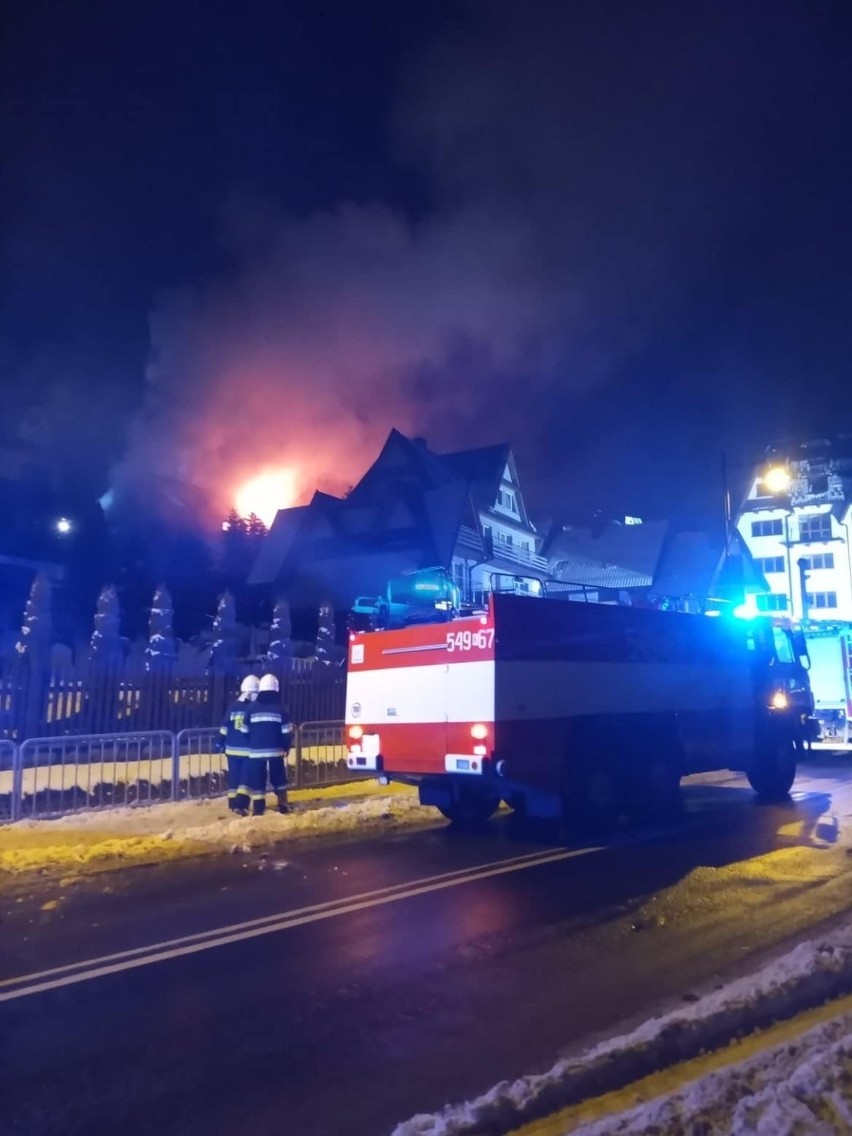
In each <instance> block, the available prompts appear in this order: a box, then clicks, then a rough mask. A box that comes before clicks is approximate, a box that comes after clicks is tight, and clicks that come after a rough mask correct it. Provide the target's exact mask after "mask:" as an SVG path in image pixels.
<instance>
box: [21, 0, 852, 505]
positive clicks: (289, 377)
mask: <svg viewBox="0 0 852 1136" xmlns="http://www.w3.org/2000/svg"><path fill="white" fill-rule="evenodd" d="M125 8H126V6H124V5H116V4H114V3H113V4H108V3H92V2H87V0H78V2H77V3H75V4H60V3H54V4H49V3H44V2H42V0H29V2H27V3H17V4H13V5H12V6H11V8H9V7H8V6H7V8H6V10H5V16H4V22H3V23H2V25H0V37H2V40H1V41H0V42H1V43H2V47H0V76H2V78H0V84H2V93H3V107H4V110H3V118H2V139H0V142H2V165H3V172H2V179H0V217H1V218H2V232H0V242H2V243H1V244H0V256H2V261H1V262H0V296H1V297H2V306H0V368H1V369H2V370H0V373H2V381H3V391H4V410H5V412H6V413H5V424H4V429H5V430H7V431H9V432H14V431H15V430H16V429H18V430H20V431H21V432H22V433H24V434H25V435H26V436H27V437H30V438H32V439H34V440H35V441H37V442H39V443H40V444H42V445H43V446H44V447H45V453H47V452H49V453H50V455H51V457H52V458H54V459H55V460H61V461H64V462H66V463H68V464H69V465H71V464H73V465H74V466H75V467H76V468H78V469H79V470H80V471H81V472H82V473H83V475H84V476H85V477H86V478H87V479H88V480H89V481H90V483H91V485H92V487H93V490H96V491H97V492H98V493H102V492H103V491H104V490H105V489H106V488H107V486H108V485H110V484H112V485H113V486H114V487H115V488H116V489H117V491H118V493H119V497H120V496H121V494H122V493H127V492H129V491H130V490H132V489H137V490H138V489H140V488H141V489H143V490H146V489H150V487H151V484H152V482H151V478H152V476H153V475H156V476H157V477H158V478H159V477H162V478H169V479H176V480H178V481H180V482H187V483H191V484H193V485H195V486H198V487H200V489H201V490H203V494H204V495H205V496H206V498H207V499H208V500H209V501H210V502H211V508H213V510H214V511H215V510H216V509H223V508H224V507H226V506H227V504H229V503H230V501H231V499H232V496H233V492H234V490H235V488H236V487H237V486H238V485H239V484H240V483H241V481H242V480H244V479H245V478H246V477H249V476H251V475H253V473H255V472H257V471H258V470H259V469H261V468H263V467H267V466H268V467H270V468H272V467H280V466H284V467H287V468H288V469H290V470H292V471H293V474H294V478H295V483H296V487H297V489H298V490H299V491H300V492H302V493H304V492H306V491H308V490H310V489H312V488H313V487H314V486H315V485H317V484H320V485H322V486H324V487H326V488H330V489H332V490H334V489H338V490H339V489H343V488H345V486H346V485H347V484H349V483H351V481H353V480H354V479H355V478H356V477H357V476H359V474H360V473H361V472H362V470H363V468H364V466H365V464H366V463H367V462H368V461H369V460H370V459H371V458H372V457H373V456H374V454H375V452H376V450H377V448H378V445H379V444H380V442H381V440H382V439H383V437H384V435H385V434H386V433H387V430H388V429H389V428H390V427H391V426H392V425H397V426H399V427H400V428H401V429H403V430H406V431H408V432H411V433H417V434H421V435H425V436H426V437H427V438H428V440H429V443H430V445H432V446H433V447H434V448H435V449H438V450H440V449H448V448H452V447H457V446H465V445H470V444H488V443H491V442H495V441H501V440H509V441H511V442H512V443H513V445H514V447H515V451H516V454H517V457H518V460H519V463H520V468H521V474H522V477H523V478H524V481H525V484H526V485H527V488H528V495H529V496H530V497H531V498H532V504H533V505H534V506H535V508H536V509H537V511H538V512H539V513H540V514H542V515H544V514H549V515H553V516H571V517H575V516H582V515H583V514H584V513H586V512H588V511H589V510H592V509H595V508H601V509H603V510H604V511H605V512H607V513H612V514H620V513H624V512H630V513H639V514H642V515H645V516H649V517H650V516H667V515H687V514H690V513H691V512H693V511H694V510H698V516H700V518H701V519H702V521H710V520H712V519H714V517H717V516H718V513H719V509H720V506H719V504H718V502H719V499H720V497H721V489H720V487H719V485H718V468H719V455H720V451H721V449H722V448H723V447H725V448H726V449H727V450H728V451H729V454H730V455H731V458H732V460H736V459H738V458H742V459H745V458H750V457H754V456H757V455H759V454H760V452H761V451H762V450H763V448H764V447H765V446H766V445H767V444H768V443H769V442H771V441H773V440H774V439H776V438H778V437H783V436H793V437H807V436H811V435H814V434H816V435H824V434H826V433H831V432H839V431H843V430H849V431H852V412H850V409H849V402H850V389H852V384H850V380H849V375H850V361H852V332H850V325H851V324H852V321H851V320H850V315H852V303H851V302H850V301H851V300H852V295H851V293H852V288H850V271H852V269H850V265H852V161H850V153H852V149H850V141H852V139H850V123H852V66H850V62H849V61H850V59H852V5H850V4H848V2H845V0H838V2H837V3H820V2H818V0H808V2H802V3H793V2H791V0H774V2H766V3H748V2H747V0H745V2H736V3H724V2H722V3H712V4H711V3H705V4H684V3H683V2H682V0H681V2H679V3H653V2H650V3H648V4H637V3H635V2H629V3H606V2H602V3H598V4H585V3H584V4H580V3H571V2H568V0H566V2H562V3H529V4H518V3H517V2H515V3H503V2H502V0H483V2H482V3H476V2H472V0H471V2H462V0H456V2H450V0H447V2H441V3H428V2H424V3H423V4H404V3H403V4H400V3H398V2H397V3H391V2H388V3H385V2H372V3H370V2H364V3H360V4H358V3H354V2H348V3H338V4H333V3H323V2H312V0H304V2H299V3H284V4H280V5H269V4H254V3H243V4H240V5H237V4H233V3H230V4H221V3H219V4H217V3H210V2H207V3H204V4H201V3H199V4H190V3H185V2H183V0H175V2H174V3H171V4H159V3H151V4H148V5H136V6H133V7H132V8H130V9H127V10H125Z"/></svg>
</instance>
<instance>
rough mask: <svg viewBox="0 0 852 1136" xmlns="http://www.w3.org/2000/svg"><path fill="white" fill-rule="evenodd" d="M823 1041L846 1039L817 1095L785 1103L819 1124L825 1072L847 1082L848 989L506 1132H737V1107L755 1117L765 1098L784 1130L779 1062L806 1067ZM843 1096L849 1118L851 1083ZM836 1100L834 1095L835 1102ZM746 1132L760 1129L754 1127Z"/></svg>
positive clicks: (817, 1082) (515, 1135)
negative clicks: (637, 1078) (737, 1038)
mask: <svg viewBox="0 0 852 1136" xmlns="http://www.w3.org/2000/svg"><path fill="white" fill-rule="evenodd" d="M820 1027H827V1028H825V1029H820ZM826 1040H828V1042H829V1044H830V1045H832V1046H833V1048H834V1049H835V1050H836V1049H837V1043H838V1042H846V1043H847V1044H845V1045H844V1046H843V1052H842V1053H837V1052H835V1053H833V1054H832V1055H831V1058H830V1066H829V1068H828V1069H824V1070H823V1071H822V1077H821V1078H812V1079H811V1081H812V1084H813V1087H814V1090H815V1093H814V1096H815V1098H816V1099H815V1100H813V1101H807V1100H806V1099H803V1094H801V1093H796V1100H795V1105H794V1109H793V1110H790V1111H794V1116H793V1117H792V1120H793V1122H794V1125H795V1124H801V1123H802V1122H803V1121H806V1119H807V1118H806V1115H803V1113H804V1110H806V1109H811V1110H812V1112H813V1122H814V1124H817V1123H818V1121H819V1119H820V1117H819V1111H820V1109H819V1105H820V1104H822V1103H823V1098H824V1097H825V1095H826V1093H827V1092H828V1091H829V1090H828V1085H827V1082H826V1074H828V1075H829V1076H830V1075H831V1073H832V1072H835V1073H837V1074H840V1079H841V1080H842V1081H843V1082H844V1083H845V1082H847V1081H848V1076H849V1062H850V1054H852V995H846V996H844V997H841V998H838V999H835V1000H831V1001H829V1002H826V1003H825V1004H824V1005H822V1006H818V1007H816V1008H814V1009H812V1010H806V1011H804V1012H803V1013H800V1014H797V1015H796V1016H795V1017H793V1018H790V1019H788V1020H786V1021H782V1022H778V1023H776V1024H775V1025H773V1026H770V1027H769V1028H768V1029H764V1030H756V1031H755V1032H754V1033H752V1034H750V1035H749V1036H748V1037H745V1038H742V1039H740V1040H736V1041H733V1042H731V1043H730V1044H729V1045H727V1046H725V1047H723V1048H720V1049H716V1050H713V1051H711V1052H710V1053H705V1054H702V1055H700V1056H699V1057H696V1058H693V1059H692V1060H691V1061H684V1062H681V1063H679V1064H677V1065H673V1066H671V1067H669V1068H667V1069H662V1070H660V1071H659V1072H658V1073H653V1074H651V1075H650V1076H648V1077H644V1078H642V1079H641V1080H639V1081H636V1082H633V1083H632V1084H629V1085H626V1086H625V1087H624V1088H622V1089H619V1090H616V1091H614V1092H611V1093H605V1094H603V1095H602V1096H599V1097H593V1098H590V1099H589V1100H586V1101H583V1102H582V1103H580V1104H577V1105H574V1106H571V1107H569V1108H565V1109H563V1110H562V1111H560V1112H557V1113H553V1114H551V1115H550V1116H546V1117H542V1118H541V1119H540V1120H535V1121H533V1122H531V1123H530V1124H527V1125H524V1126H523V1127H522V1128H515V1129H513V1130H512V1131H511V1133H509V1134H508V1136H604V1134H606V1136H610V1134H611V1136H628V1133H629V1134H633V1136H639V1134H640V1133H642V1132H653V1133H654V1136H679V1134H681V1133H683V1132H684V1131H685V1130H686V1131H696V1132H699V1131H718V1132H725V1131H729V1132H736V1131H739V1128H738V1127H737V1116H736V1114H737V1113H738V1112H739V1113H744V1112H749V1113H750V1114H751V1119H752V1121H755V1120H756V1115H755V1114H756V1113H757V1112H759V1111H766V1108H767V1105H771V1107H772V1109H773V1113H774V1118H773V1121H772V1123H773V1125H776V1126H775V1127H774V1136H783V1134H784V1133H785V1132H786V1131H787V1128H786V1127H781V1125H783V1124H785V1120H784V1118H783V1110H784V1104H783V1097H784V1095H785V1094H784V1092H783V1089H784V1086H783V1085H781V1084H775V1085H773V1082H776V1083H777V1082H779V1081H780V1080H781V1070H782V1066H783V1065H785V1064H786V1065H790V1064H792V1069H789V1070H787V1072H788V1073H790V1074H792V1073H794V1072H795V1071H796V1069H801V1068H802V1067H803V1066H806V1065H807V1064H808V1062H809V1058H811V1059H812V1058H813V1057H814V1056H822V1050H824V1048H825V1042H826ZM838 1058H840V1060H838ZM785 1059H786V1060H785ZM791 1059H792V1062H791ZM767 1082H768V1083H767ZM773 1090H775V1091H773ZM761 1097H762V1098H763V1099H761ZM843 1099H844V1100H845V1102H846V1104H847V1117H846V1119H847V1121H848V1120H849V1117H850V1115H852V1095H850V1090H849V1088H848V1086H847V1088H846V1093H845V1094H843ZM838 1103H839V1102H837V1101H835V1102H834V1107H835V1108H836V1107H837V1104H838ZM690 1126H691V1127H690ZM707 1126H711V1127H707ZM794 1130H800V1129H794V1128H792V1127H791V1129H790V1131H791V1132H792V1131H794ZM840 1130H841V1131H845V1130H846V1129H840ZM751 1131H761V1129H760V1128H759V1127H754V1128H752V1129H751Z"/></svg>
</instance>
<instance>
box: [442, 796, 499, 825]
mask: <svg viewBox="0 0 852 1136" xmlns="http://www.w3.org/2000/svg"><path fill="white" fill-rule="evenodd" d="M499 807H500V798H499V797H493V796H491V794H489V793H483V792H477V791H476V790H474V789H472V788H471V787H469V786H461V788H460V791H459V795H458V797H457V798H456V800H455V801H453V803H452V804H451V805H438V811H439V812H440V813H442V814H443V815H444V816H445V817H446V818H447V820H450V821H452V822H453V824H458V825H463V826H466V827H468V826H475V825H479V824H485V822H486V821H487V820H488V819H489V818H490V817H492V816H493V815H494V814H495V813H496V812H497V810H498V809H499Z"/></svg>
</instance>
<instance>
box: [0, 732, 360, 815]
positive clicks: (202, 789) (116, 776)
mask: <svg viewBox="0 0 852 1136" xmlns="http://www.w3.org/2000/svg"><path fill="white" fill-rule="evenodd" d="M218 734H219V731H218V729H216V728H215V727H193V728H190V729H186V730H181V731H180V732H179V733H177V734H173V733H169V732H168V731H165V730H151V731H138V732H135V733H126V734H121V733H114V734H88V735H83V736H80V737H60V738H30V739H28V740H27V741H25V742H22V743H21V744H20V745H16V744H15V743H14V742H11V741H7V740H5V739H0V824H3V823H7V822H9V821H16V820H20V819H22V818H24V817H26V818H33V819H41V818H47V817H57V816H63V815H65V814H66V813H74V812H82V811H89V810H92V809H109V808H118V807H121V806H124V805H148V804H154V803H155V802H157V801H166V800H174V801H183V800H200V799H203V798H205V797H217V796H221V795H222V794H223V793H225V792H226V791H227V780H228V778H227V760H226V758H225V755H224V754H223V753H218V752H217V750H216V745H217V740H218ZM365 776H369V774H361V773H353V772H352V770H351V769H347V767H346V744H345V740H344V726H343V723H342V722H339V721H335V722H331V721H329V722H305V723H304V724H303V725H301V726H297V727H296V731H295V737H294V745H293V748H292V749H291V750H290V754H289V757H288V780H289V782H290V785H291V786H292V787H293V788H305V787H311V786H323V785H334V784H343V783H346V782H348V781H359V780H362V779H363V778H364V777H365Z"/></svg>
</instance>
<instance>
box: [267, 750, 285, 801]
mask: <svg viewBox="0 0 852 1136" xmlns="http://www.w3.org/2000/svg"><path fill="white" fill-rule="evenodd" d="M269 784H270V785H271V786H272V788H273V790H274V791H275V792H276V793H282V792H283V791H284V790H285V789H286V788H287V763H286V760H285V758H283V757H270V758H269Z"/></svg>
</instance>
